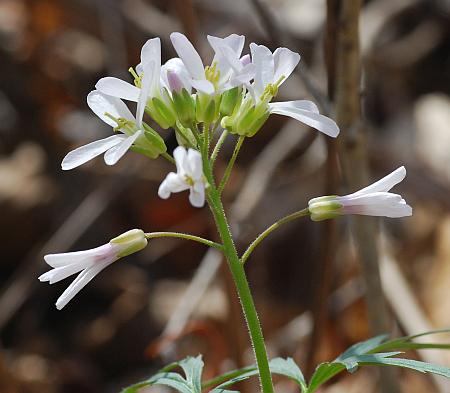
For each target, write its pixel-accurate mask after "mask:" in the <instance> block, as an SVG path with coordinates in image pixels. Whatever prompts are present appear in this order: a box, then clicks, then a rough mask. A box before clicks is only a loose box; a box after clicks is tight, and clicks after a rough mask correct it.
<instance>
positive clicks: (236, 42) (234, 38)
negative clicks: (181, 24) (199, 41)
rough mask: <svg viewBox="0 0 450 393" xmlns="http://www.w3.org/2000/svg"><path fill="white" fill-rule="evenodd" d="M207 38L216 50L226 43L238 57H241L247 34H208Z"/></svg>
mask: <svg viewBox="0 0 450 393" xmlns="http://www.w3.org/2000/svg"><path fill="white" fill-rule="evenodd" d="M207 38H208V42H209V44H210V45H211V47H212V48H213V49H214V51H215V52H216V49H217V48H218V47H219V46H224V45H225V46H228V47H229V48H230V49H232V50H233V52H235V53H236V55H237V57H240V56H241V53H242V49H244V43H245V36H243V35H237V34H230V35H229V36H227V37H225V38H220V37H215V36H213V35H208V36H207Z"/></svg>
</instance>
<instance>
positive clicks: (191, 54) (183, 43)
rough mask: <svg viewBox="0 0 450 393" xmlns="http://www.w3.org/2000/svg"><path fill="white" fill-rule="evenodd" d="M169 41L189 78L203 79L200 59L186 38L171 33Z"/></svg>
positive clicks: (202, 67)
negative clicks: (189, 75)
mask: <svg viewBox="0 0 450 393" xmlns="http://www.w3.org/2000/svg"><path fill="white" fill-rule="evenodd" d="M170 40H171V41H172V45H173V47H174V49H175V51H176V52H177V54H178V56H179V57H180V58H181V60H183V63H184V65H185V66H186V69H187V70H188V71H189V73H190V74H191V76H192V77H193V78H194V79H204V78H205V69H204V66H203V62H202V59H201V57H200V55H199V54H198V52H197V51H196V50H195V48H194V46H193V45H192V44H191V43H190V41H189V40H188V39H187V38H186V36H185V35H184V34H181V33H172V34H171V35H170Z"/></svg>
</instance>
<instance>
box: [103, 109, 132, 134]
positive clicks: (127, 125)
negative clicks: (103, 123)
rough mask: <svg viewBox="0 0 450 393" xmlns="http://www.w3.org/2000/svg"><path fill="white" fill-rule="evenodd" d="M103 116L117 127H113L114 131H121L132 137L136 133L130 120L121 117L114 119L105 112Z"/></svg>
mask: <svg viewBox="0 0 450 393" xmlns="http://www.w3.org/2000/svg"><path fill="white" fill-rule="evenodd" d="M105 116H106V117H109V118H110V119H112V120H113V121H114V122H116V123H117V126H116V127H114V131H123V132H124V133H125V134H127V135H132V134H134V132H135V131H136V124H135V122H134V121H132V120H128V119H125V118H123V117H119V118H117V117H114V116H113V115H111V114H110V113H108V112H105Z"/></svg>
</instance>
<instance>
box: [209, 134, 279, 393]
mask: <svg viewBox="0 0 450 393" xmlns="http://www.w3.org/2000/svg"><path fill="white" fill-rule="evenodd" d="M243 139H244V138H242V140H243ZM240 140H241V139H240ZM238 143H239V142H238ZM241 144H242V143H241ZM203 170H204V175H205V177H206V179H207V181H208V183H209V187H208V190H207V200H208V204H209V207H210V209H211V211H212V214H213V216H214V220H215V222H216V226H217V230H218V232H219V235H220V238H221V240H222V244H223V245H222V247H223V248H222V251H223V253H224V255H225V258H226V259H227V262H228V266H229V267H230V270H231V274H232V276H233V280H234V283H235V285H236V291H237V293H238V297H239V300H240V303H241V306H242V311H243V313H244V317H245V321H246V323H247V328H248V331H249V334H250V339H251V342H252V347H253V351H254V355H255V358H256V365H257V367H258V371H259V380H260V384H261V389H262V392H263V393H273V392H274V389H273V383H272V377H271V374H270V368H269V360H268V357H267V351H266V345H265V342H264V336H263V333H262V328H261V324H260V322H259V317H258V313H257V311H256V308H255V303H254V301H253V296H252V293H251V291H250V286H249V284H248V281H247V276H246V274H245V270H244V266H243V264H242V263H241V261H240V259H239V256H238V253H237V250H236V247H235V245H234V241H233V237H232V235H231V231H230V227H229V225H228V220H227V217H226V214H225V211H224V208H223V204H222V200H221V197H220V192H219V189H218V188H217V187H216V185H215V182H214V176H213V173H212V169H211V166H210V161H209V160H208V157H207V156H203ZM230 171H231V169H230Z"/></svg>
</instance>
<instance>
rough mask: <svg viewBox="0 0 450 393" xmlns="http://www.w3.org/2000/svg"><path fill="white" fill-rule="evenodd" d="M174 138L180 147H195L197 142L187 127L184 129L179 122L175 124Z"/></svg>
mask: <svg viewBox="0 0 450 393" xmlns="http://www.w3.org/2000/svg"><path fill="white" fill-rule="evenodd" d="M175 137H176V138H177V142H178V144H179V145H180V146H184V147H192V146H197V140H196V139H195V136H194V133H193V132H192V130H191V129H190V128H189V127H184V126H183V125H182V124H181V123H180V122H177V124H176V127H175Z"/></svg>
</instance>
